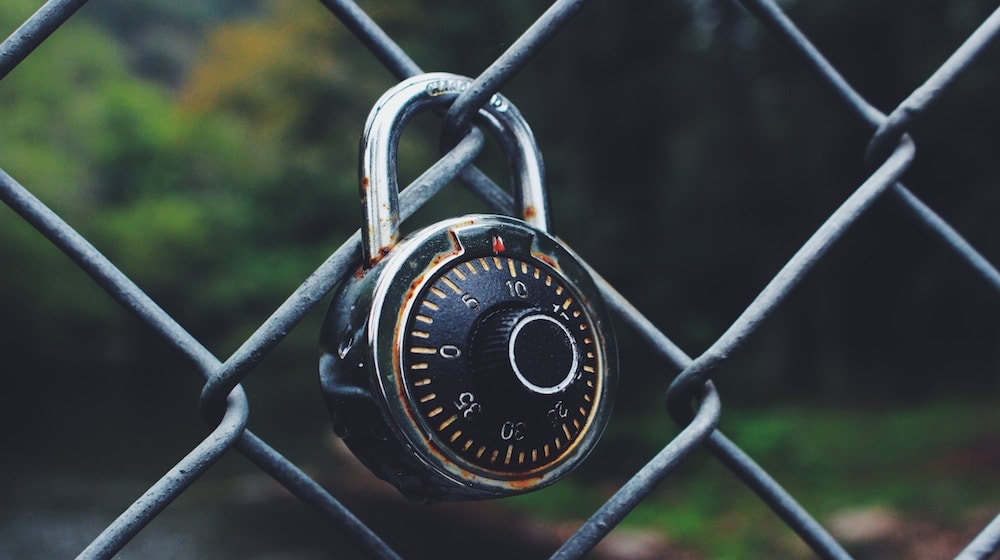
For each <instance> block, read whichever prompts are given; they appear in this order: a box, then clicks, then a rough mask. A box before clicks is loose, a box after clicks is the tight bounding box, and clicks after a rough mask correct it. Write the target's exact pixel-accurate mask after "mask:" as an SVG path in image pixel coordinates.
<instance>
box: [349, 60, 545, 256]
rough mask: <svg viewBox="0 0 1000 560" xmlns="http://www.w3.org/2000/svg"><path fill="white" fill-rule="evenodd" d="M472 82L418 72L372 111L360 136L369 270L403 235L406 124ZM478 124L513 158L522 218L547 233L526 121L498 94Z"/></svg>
mask: <svg viewBox="0 0 1000 560" xmlns="http://www.w3.org/2000/svg"><path fill="white" fill-rule="evenodd" d="M470 84H472V79H471V78H467V77H465V76H459V75H457V74H449V73H444V72H435V73H429V74H421V75H419V76H414V77H412V78H409V79H406V80H404V81H402V82H400V83H399V84H397V85H396V86H395V87H393V88H392V89H390V90H389V91H387V92H386V93H385V94H383V95H382V97H380V98H379V100H378V101H377V102H376V103H375V106H374V107H373V108H372V111H371V113H369V115H368V120H367V122H366V123H365V128H364V132H363V134H362V136H361V157H360V164H359V175H360V189H361V201H362V206H363V207H364V220H365V224H364V226H363V227H362V228H361V235H362V238H363V239H362V244H361V246H362V251H363V254H362V257H363V259H364V260H363V261H362V262H363V266H365V267H366V268H370V267H371V266H373V265H374V264H375V263H377V262H378V261H379V260H381V259H382V257H384V256H385V255H386V254H387V253H388V252H389V250H391V249H392V247H393V246H394V245H395V244H396V242H397V241H398V238H399V184H398V179H397V177H396V150H397V147H398V145H399V138H400V135H401V134H402V131H403V128H404V127H405V126H406V123H407V122H409V120H410V119H411V118H412V117H413V116H414V115H416V114H417V113H419V112H420V111H423V110H425V109H428V108H439V109H446V108H447V107H449V106H450V105H451V104H452V103H453V102H454V101H455V99H457V98H458V96H459V94H461V93H462V92H463V91H465V89H467V88H468V87H469V85H470ZM477 123H478V124H482V125H486V126H487V127H488V128H489V129H490V130H491V131H492V132H493V134H494V136H495V137H496V139H497V140H498V142H499V144H500V146H501V148H502V149H503V151H504V153H505V155H506V156H507V160H508V161H509V162H510V166H511V171H512V174H513V182H514V199H515V201H516V202H517V204H518V212H519V213H520V216H519V217H520V218H521V219H522V220H524V221H525V222H527V223H529V224H531V225H532V226H534V227H536V228H538V229H540V230H542V231H546V232H547V231H548V230H549V209H548V201H547V197H546V194H545V184H544V180H545V169H544V165H543V164H542V155H541V153H540V152H539V150H538V146H537V144H536V143H535V136H534V134H533V133H532V132H531V128H530V127H529V126H528V123H527V122H526V121H525V120H524V117H522V116H521V113H520V112H519V111H518V110H517V108H516V107H514V105H513V104H512V103H511V102H510V101H508V100H507V98H505V97H503V96H502V95H500V94H496V95H494V96H493V98H492V99H491V100H490V102H489V103H488V104H487V105H486V106H485V107H483V108H482V109H480V110H479V112H478V115H477Z"/></svg>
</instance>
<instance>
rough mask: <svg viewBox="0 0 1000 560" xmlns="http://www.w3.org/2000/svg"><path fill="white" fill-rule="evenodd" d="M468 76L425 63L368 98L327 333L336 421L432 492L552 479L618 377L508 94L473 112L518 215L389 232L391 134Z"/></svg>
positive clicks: (396, 478) (576, 452)
mask: <svg viewBox="0 0 1000 560" xmlns="http://www.w3.org/2000/svg"><path fill="white" fill-rule="evenodd" d="M470 83H471V80H469V79H468V78H465V77H461V76H456V75H452V74H443V73H434V74H426V75H422V76H417V77H415V78H411V79H409V80H406V81H404V82H402V83H400V84H399V85H398V86H396V87H394V88H393V89H391V90H389V91H388V92H387V93H386V94H385V95H383V96H382V97H381V98H380V99H379V100H378V102H377V103H376V105H375V108H374V109H373V110H372V112H371V114H370V115H369V117H368V121H367V123H366V125H365V130H364V134H363V136H362V141H361V164H360V175H361V181H360V182H361V196H362V206H363V207H364V213H365V220H366V223H365V224H364V226H363V227H362V234H363V235H362V237H363V241H362V258H363V261H362V266H361V267H360V268H359V269H358V270H357V272H356V273H355V274H353V275H351V276H349V277H348V279H347V280H345V281H344V283H343V284H342V285H341V286H340V288H339V289H338V291H337V293H336V294H335V296H334V301H333V303H332V305H331V307H330V310H329V312H328V314H327V317H326V321H325V324H324V327H323V332H322V335H321V358H320V377H321V382H322V388H323V392H324V394H325V397H326V400H327V405H328V407H329V409H330V411H331V413H332V415H333V424H334V430H335V432H336V433H337V434H338V435H340V436H341V437H342V438H343V439H344V441H345V443H347V445H348V447H349V448H350V449H351V451H352V452H353V453H354V454H355V455H356V456H357V457H358V458H359V459H360V460H361V461H362V462H363V463H364V464H365V465H366V466H367V467H368V468H369V469H371V470H372V471H373V472H374V473H375V474H376V475H378V476H380V477H381V478H383V479H385V480H387V481H389V482H390V483H392V484H393V485H394V486H396V487H397V488H398V489H399V490H400V491H401V492H402V493H403V494H404V495H406V496H407V497H408V498H410V499H412V500H415V501H419V502H425V503H431V502H436V501H441V500H465V499H475V498H493V497H499V496H505V495H511V494H518V493H522V492H527V491H530V490H535V489H538V488H541V487H543V486H546V485H548V484H551V483H552V482H554V481H556V480H558V479H559V478H560V477H562V476H564V475H565V474H567V473H568V472H569V471H570V470H572V469H573V468H574V467H575V466H576V465H577V464H578V463H579V462H580V461H581V460H582V459H583V458H584V457H585V456H586V455H587V454H588V453H589V452H590V450H591V449H592V448H593V447H594V445H595V444H596V442H597V440H598V438H599V437H600V434H601V433H602V432H603V430H604V427H605V425H606V423H607V420H608V416H609V415H610V411H611V405H612V402H613V395H614V391H615V386H616V381H617V354H616V346H615V341H614V337H613V335H612V333H611V322H610V319H609V317H608V316H607V311H606V310H605V308H604V305H603V302H602V301H601V298H600V295H599V292H598V290H597V288H596V286H595V285H594V282H593V280H592V278H591V277H590V275H589V273H588V272H587V269H586V267H585V266H584V265H583V264H582V262H581V261H580V260H579V258H578V257H577V256H575V255H574V254H573V253H572V252H571V251H570V250H569V249H567V248H566V247H565V246H564V245H563V244H562V243H560V242H559V241H558V240H556V239H555V238H554V237H552V236H551V235H549V234H548V233H547V232H546V230H547V229H548V210H547V203H546V196H545V191H544V185H543V182H542V180H543V179H542V177H543V168H542V161H541V156H540V154H539V153H538V149H537V146H536V144H535V140H534V137H533V135H532V133H531V130H530V128H529V127H528V126H527V123H525V122H524V119H523V118H522V117H521V115H520V113H519V112H518V111H517V109H516V108H515V107H514V106H513V105H512V104H511V103H510V102H509V101H508V100H507V99H506V98H504V97H502V96H500V95H496V96H494V97H493V99H492V100H491V102H490V103H489V104H488V105H487V106H486V107H485V108H483V109H482V110H480V111H479V113H478V115H477V118H478V122H479V123H480V124H481V125H483V126H485V127H486V128H488V129H490V130H491V131H492V132H493V133H494V135H495V136H496V137H497V140H498V141H499V143H500V145H501V146H502V147H503V149H504V151H505V153H506V155H507V158H508V160H509V161H510V162H511V166H512V169H513V175H514V193H515V198H516V199H517V201H518V204H519V213H520V216H521V219H516V218H512V217H507V216H497V215H483V214H476V215H468V216H463V217H459V218H453V219H449V220H445V221H442V222H439V223H436V224H433V225H431V226H429V227H426V228H424V229H422V230H420V231H418V232H416V233H414V234H412V235H410V236H408V237H407V238H406V239H404V240H402V241H399V242H397V240H396V238H397V236H398V231H399V223H398V222H399V216H398V191H397V180H396V174H395V164H394V162H395V151H396V146H397V144H398V141H399V135H400V133H401V132H402V129H403V127H404V126H405V124H406V122H407V121H408V120H409V119H410V118H411V117H412V116H413V115H414V114H416V113H417V112H419V111H421V110H424V109H427V108H430V107H434V108H439V109H445V108H446V107H447V106H449V105H450V104H451V103H452V102H453V101H454V100H455V98H456V97H457V96H458V95H459V94H460V93H461V91H463V90H464V89H465V88H467V87H468V86H469V84H470Z"/></svg>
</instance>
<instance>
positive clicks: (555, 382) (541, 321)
mask: <svg viewBox="0 0 1000 560" xmlns="http://www.w3.org/2000/svg"><path fill="white" fill-rule="evenodd" d="M473 347H474V358H473V360H474V363H475V364H477V365H478V366H479V367H477V368H476V369H478V370H479V375H480V377H481V379H482V381H484V382H487V383H491V382H492V383H500V384H506V383H508V382H510V381H511V380H516V382H517V383H518V384H519V385H520V386H522V387H524V388H525V389H527V390H528V391H531V392H532V393H536V394H543V395H550V394H553V393H558V392H559V391H562V390H564V389H566V387H568V386H569V385H570V384H571V383H572V382H573V379H574V378H575V377H576V372H577V367H578V362H579V352H578V350H577V345H576V340H575V339H574V338H573V335H572V334H571V333H570V331H569V329H568V328H566V326H565V325H563V324H562V323H561V322H560V321H559V320H558V319H556V318H555V317H552V316H550V315H546V314H545V313H542V312H541V311H540V310H538V309H535V308H528V309H524V308H519V309H507V310H504V311H500V312H498V313H495V314H493V315H491V316H490V317H488V318H486V319H485V320H484V321H483V322H482V324H481V325H480V327H479V329H478V330H477V332H476V336H475V340H474V343H473ZM504 378H506V382H505V380H504Z"/></svg>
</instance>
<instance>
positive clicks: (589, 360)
mask: <svg viewBox="0 0 1000 560" xmlns="http://www.w3.org/2000/svg"><path fill="white" fill-rule="evenodd" d="M401 336H402V339H401V342H402V344H401V354H400V365H401V371H402V378H403V383H404V386H405V390H406V392H407V396H408V398H409V400H410V402H411V406H412V408H413V410H415V412H416V416H417V417H418V419H419V420H418V421H419V423H420V424H421V429H422V430H423V431H424V433H425V434H426V435H427V436H428V438H429V439H430V441H432V442H434V443H435V445H436V447H438V448H439V450H440V451H441V452H442V453H443V454H445V455H446V456H448V457H449V458H450V459H451V460H452V461H454V462H455V463H457V464H459V465H462V466H463V468H469V469H470V470H472V471H476V470H479V471H481V472H483V473H485V474H488V475H490V476H496V475H500V476H501V477H508V476H509V477H511V478H515V477H517V476H519V475H525V474H529V473H539V472H542V471H544V470H546V469H549V468H552V467H553V466H555V465H557V464H559V463H560V462H561V461H562V460H563V459H564V458H566V457H568V456H569V454H570V451H571V450H572V449H573V447H574V445H575V444H576V443H577V442H578V441H579V440H580V439H581V437H582V436H583V434H584V433H585V432H586V431H587V430H588V429H589V427H590V424H591V420H592V417H593V413H594V411H595V410H596V405H597V403H596V400H597V399H598V398H599V395H601V383H602V380H601V378H600V375H599V373H598V372H599V371H600V368H601V364H602V360H603V359H604V357H603V356H601V355H600V349H599V345H598V344H596V343H595V334H594V325H593V323H592V320H591V318H590V317H589V316H588V314H587V311H586V308H585V307H584V306H583V305H582V304H581V299H580V296H579V294H577V293H576V292H575V291H574V290H573V289H572V288H571V286H570V285H569V284H568V283H567V282H565V281H564V280H563V279H562V278H561V276H560V275H559V274H558V273H556V272H555V271H554V270H553V269H551V268H550V267H548V266H547V265H545V264H544V263H542V262H541V261H538V260H536V259H534V258H532V257H525V256H507V255H503V254H500V255H494V254H490V255H485V256H472V257H469V256H465V257H463V258H461V259H460V260H457V261H453V262H451V263H449V264H448V266H446V268H445V269H444V270H443V271H439V272H437V273H436V274H435V275H434V276H433V277H432V278H431V279H430V281H428V282H427V283H426V284H425V285H424V287H423V288H422V290H421V292H420V293H418V295H417V297H416V299H415V300H414V302H413V305H412V307H411V311H410V316H409V317H408V318H407V323H406V330H405V332H404V333H402V334H401Z"/></svg>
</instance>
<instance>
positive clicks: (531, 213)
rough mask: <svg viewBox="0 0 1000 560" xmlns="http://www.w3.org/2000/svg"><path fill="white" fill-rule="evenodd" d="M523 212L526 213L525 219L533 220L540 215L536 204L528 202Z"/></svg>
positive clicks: (527, 220)
mask: <svg viewBox="0 0 1000 560" xmlns="http://www.w3.org/2000/svg"><path fill="white" fill-rule="evenodd" d="M522 214H524V221H526V222H531V221H532V220H534V219H535V218H537V217H538V209H537V208H535V205H534V204H528V205H527V206H525V207H524V211H523V212H522Z"/></svg>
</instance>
